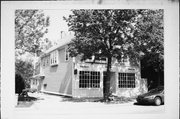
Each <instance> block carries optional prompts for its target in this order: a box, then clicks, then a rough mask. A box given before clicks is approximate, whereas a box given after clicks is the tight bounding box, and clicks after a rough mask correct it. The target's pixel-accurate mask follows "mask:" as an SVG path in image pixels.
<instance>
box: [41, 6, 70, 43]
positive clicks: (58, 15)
mask: <svg viewBox="0 0 180 119" xmlns="http://www.w3.org/2000/svg"><path fill="white" fill-rule="evenodd" d="M43 11H44V14H45V15H47V16H49V17H50V25H49V27H48V33H47V34H46V35H45V37H47V38H48V39H49V40H51V41H53V42H57V43H59V44H64V43H66V42H68V41H70V38H63V39H61V31H64V32H65V33H66V34H67V32H68V26H67V22H65V20H63V16H65V17H68V16H69V14H71V11H70V9H61V10H57V9H56V10H43Z"/></svg>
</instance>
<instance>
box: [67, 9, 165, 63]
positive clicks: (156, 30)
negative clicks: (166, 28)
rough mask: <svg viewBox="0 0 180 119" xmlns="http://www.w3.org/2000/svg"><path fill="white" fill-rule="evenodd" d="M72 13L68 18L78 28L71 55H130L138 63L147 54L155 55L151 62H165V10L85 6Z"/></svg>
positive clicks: (72, 29)
mask: <svg viewBox="0 0 180 119" xmlns="http://www.w3.org/2000/svg"><path fill="white" fill-rule="evenodd" d="M72 13H73V14H72V15H69V17H68V18H64V19H65V20H66V21H67V22H68V26H69V30H70V31H74V32H75V39H73V40H72V41H71V43H70V49H69V51H70V55H71V56H77V55H79V54H81V55H82V56H83V59H87V58H89V57H91V56H92V55H95V57H114V58H116V59H118V60H121V59H125V58H127V57H129V58H130V60H131V61H132V62H134V63H137V60H140V58H145V56H146V57H151V58H150V59H151V61H148V62H151V63H150V64H152V61H153V62H156V63H157V62H162V60H163V40H164V39H163V10H146V9H145V10H134V9H126V10H118V9H115V10H111V9H106V10H93V9H91V10H84V9H81V10H72ZM148 59H149V58H148ZM157 60H159V61H157Z"/></svg>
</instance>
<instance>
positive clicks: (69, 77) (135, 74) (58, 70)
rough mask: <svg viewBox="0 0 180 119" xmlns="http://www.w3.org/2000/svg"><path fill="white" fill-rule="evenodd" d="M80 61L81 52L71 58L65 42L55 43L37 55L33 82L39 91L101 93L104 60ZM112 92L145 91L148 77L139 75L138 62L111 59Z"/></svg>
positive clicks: (82, 94)
mask: <svg viewBox="0 0 180 119" xmlns="http://www.w3.org/2000/svg"><path fill="white" fill-rule="evenodd" d="M93 58H94V57H92V59H88V60H85V61H81V60H80V59H81V58H80V56H78V57H74V58H71V57H69V53H68V52H67V44H65V45H62V46H56V47H54V48H51V49H50V50H48V51H47V52H46V53H45V54H43V55H42V56H41V57H40V65H39V67H40V68H39V69H40V71H39V74H38V76H37V77H43V78H34V79H33V80H32V82H33V81H34V80H35V81H37V82H36V84H37V87H38V89H39V90H40V91H42V92H47V93H54V94H60V95H67V96H72V97H103V80H104V79H105V77H106V70H107V65H106V64H107V61H106V58H101V59H99V60H96V61H95V62H94V63H92V62H93V61H94V60H93ZM110 87H111V92H112V93H113V94H114V95H117V96H125V97H133V96H137V95H138V94H141V93H145V92H147V81H146V80H145V79H142V78H141V73H140V66H131V65H130V63H129V62H128V61H125V62H121V63H119V62H117V61H116V60H115V59H113V62H112V68H111V78H110Z"/></svg>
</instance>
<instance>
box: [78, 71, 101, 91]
mask: <svg viewBox="0 0 180 119" xmlns="http://www.w3.org/2000/svg"><path fill="white" fill-rule="evenodd" d="M100 82H101V73H100V71H83V70H82V71H79V88H80V89H89V88H93V89H99V88H100Z"/></svg>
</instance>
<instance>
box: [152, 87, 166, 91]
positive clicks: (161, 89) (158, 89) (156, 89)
mask: <svg viewBox="0 0 180 119" xmlns="http://www.w3.org/2000/svg"><path fill="white" fill-rule="evenodd" d="M163 90H164V87H158V88H155V89H152V90H150V91H149V92H160V91H163Z"/></svg>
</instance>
